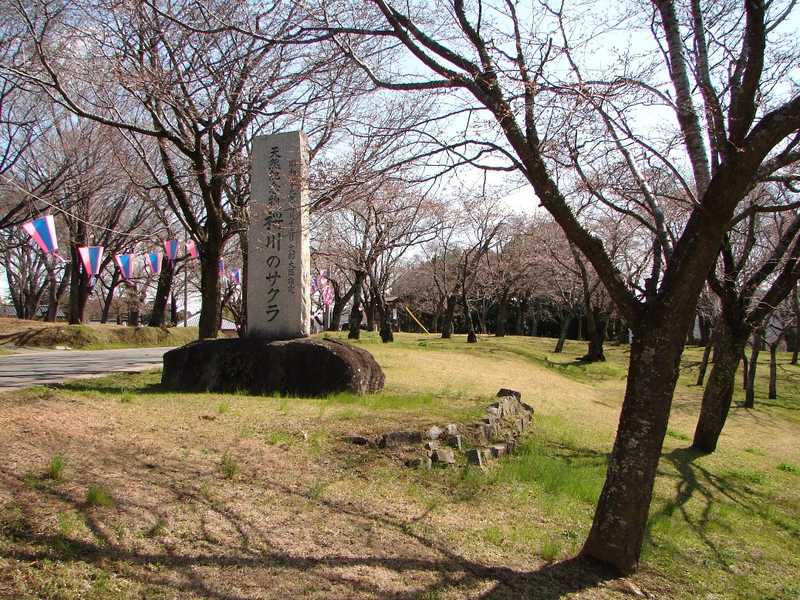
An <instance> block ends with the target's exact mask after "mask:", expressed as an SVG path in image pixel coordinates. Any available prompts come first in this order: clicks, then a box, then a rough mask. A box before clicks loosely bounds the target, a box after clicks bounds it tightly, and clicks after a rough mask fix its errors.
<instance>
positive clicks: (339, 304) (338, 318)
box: [328, 279, 356, 331]
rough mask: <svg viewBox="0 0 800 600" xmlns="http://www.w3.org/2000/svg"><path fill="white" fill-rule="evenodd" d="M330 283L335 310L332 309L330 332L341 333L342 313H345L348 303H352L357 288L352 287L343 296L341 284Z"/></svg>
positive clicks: (329, 323)
mask: <svg viewBox="0 0 800 600" xmlns="http://www.w3.org/2000/svg"><path fill="white" fill-rule="evenodd" d="M330 282H331V285H332V286H333V308H332V309H331V316H330V321H329V322H328V331H339V328H340V327H341V324H342V313H343V312H344V307H345V306H347V303H348V302H350V299H351V298H352V297H353V294H354V293H355V289H356V286H355V285H351V286H350V289H348V290H347V293H345V294H344V296H342V295H341V286H340V285H339V283H338V282H336V281H334V280H333V279H331V280H330Z"/></svg>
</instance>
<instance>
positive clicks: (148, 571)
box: [0, 444, 615, 600]
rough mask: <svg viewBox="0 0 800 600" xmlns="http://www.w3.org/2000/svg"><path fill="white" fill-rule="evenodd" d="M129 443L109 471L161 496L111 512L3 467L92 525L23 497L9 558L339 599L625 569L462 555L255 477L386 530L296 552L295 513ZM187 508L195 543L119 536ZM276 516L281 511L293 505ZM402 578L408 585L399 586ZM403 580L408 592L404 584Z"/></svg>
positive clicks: (495, 589) (341, 519)
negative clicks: (243, 497) (70, 526)
mask: <svg viewBox="0 0 800 600" xmlns="http://www.w3.org/2000/svg"><path fill="white" fill-rule="evenodd" d="M123 446H124V447H120V446H119V445H116V446H115V447H114V448H113V450H112V448H111V447H109V446H105V445H102V446H101V447H96V448H94V449H93V451H94V452H96V453H99V454H102V455H103V456H105V457H106V458H105V459H104V462H103V471H104V472H110V473H114V474H115V476H116V477H118V476H119V474H122V473H125V479H127V480H130V481H135V482H138V483H139V484H140V485H146V487H147V489H148V497H151V498H154V499H153V500H146V501H141V500H139V501H136V500H134V499H133V496H131V498H130V499H126V498H125V497H120V498H117V499H116V503H115V506H114V507H113V508H104V509H96V508H93V507H90V506H88V505H87V503H86V500H85V499H84V498H83V497H82V496H81V497H79V496H78V495H77V494H78V493H79V492H77V491H76V489H75V488H74V487H73V488H71V487H70V486H67V487H66V488H59V486H56V485H51V486H43V487H42V488H37V489H36V490H35V491H31V490H29V489H26V487H25V486H26V484H25V482H24V481H23V478H21V477H20V476H19V475H18V474H16V473H14V472H13V471H11V470H9V469H7V468H6V467H4V466H2V465H0V486H2V487H3V488H5V489H9V490H12V491H14V492H15V495H18V494H19V495H18V497H19V498H20V499H22V498H23V497H28V498H32V499H33V502H34V503H42V502H43V503H46V505H48V506H51V507H55V506H58V507H59V510H61V511H64V510H67V511H70V510H71V511H75V512H76V513H78V514H79V515H81V518H82V519H83V522H84V523H85V524H86V527H87V529H88V531H89V532H91V536H90V539H86V535H83V536H74V535H73V536H70V535H64V534H63V532H62V533H59V534H53V533H52V532H49V531H47V530H46V529H45V528H42V527H41V526H40V525H39V524H38V523H37V515H36V514H35V513H33V512H30V510H31V509H30V503H25V504H23V503H22V502H23V501H22V500H20V506H21V507H22V511H23V513H24V514H26V515H27V517H26V518H27V521H25V522H23V523H21V524H19V525H18V526H17V527H15V528H14V530H13V531H12V532H10V533H9V532H8V531H6V532H0V537H3V536H4V535H5V536H8V537H9V538H10V541H11V543H10V544H7V545H6V548H7V550H6V551H5V557H6V558H7V559H11V560H14V561H19V562H21V563H22V565H20V566H21V567H22V568H26V567H27V568H35V565H36V564H40V561H46V560H50V561H57V562H59V563H61V564H81V565H86V564H88V565H91V566H94V567H96V568H98V569H105V570H110V571H112V572H115V573H116V574H117V575H118V576H121V577H124V578H125V579H128V580H130V581H132V582H136V583H138V584H140V585H142V586H143V587H145V588H151V589H152V587H153V586H156V587H159V588H161V589H162V590H163V591H166V590H170V591H171V592H172V593H177V594H179V595H180V594H187V593H191V594H197V595H199V596H201V597H205V598H215V599H218V600H244V599H245V598H254V597H257V598H264V597H283V591H282V590H281V591H278V589H277V588H274V586H275V584H276V583H277V582H280V584H281V585H282V586H285V585H288V586H289V587H292V586H296V587H297V588H299V589H294V590H293V593H292V594H291V595H297V594H301V595H302V594H303V593H305V591H306V587H305V586H306V585H308V586H309V588H310V589H317V590H319V589H324V590H329V591H331V592H332V593H335V595H333V596H330V597H379V598H389V599H396V600H412V599H415V598H426V597H436V596H437V595H438V594H439V593H444V592H450V593H452V591H453V590H458V591H460V592H466V591H467V590H469V592H470V593H471V594H475V593H476V592H478V593H479V594H480V595H479V596H478V597H480V598H485V599H506V598H507V599H512V598H513V599H517V598H536V599H542V600H555V599H556V598H562V597H564V596H567V595H570V594H572V593H576V592H580V591H582V590H586V589H591V588H594V587H597V586H599V585H601V584H602V583H603V582H604V581H606V580H610V579H613V578H614V577H615V576H614V574H613V573H610V572H609V571H607V570H605V569H603V568H602V567H601V566H599V565H597V564H595V563H592V562H588V561H583V560H580V559H569V560H565V561H561V562H556V563H551V564H546V565H544V566H542V567H540V568H537V569H534V570H524V569H514V568H509V567H504V566H497V565H493V564H487V563H485V562H480V561H476V560H473V559H470V558H468V557H466V556H463V555H462V554H460V553H459V552H458V551H457V549H456V548H454V547H453V545H452V544H451V543H447V542H446V541H443V540H441V539H436V538H434V537H432V536H430V535H428V534H426V533H424V532H425V528H424V527H421V528H418V527H414V525H415V524H417V523H418V522H419V521H420V520H421V518H418V517H417V518H415V517H414V516H409V515H403V516H397V515H392V514H391V512H389V511H388V510H384V509H383V508H382V507H381V506H376V507H373V508H370V507H368V506H364V505H361V504H360V503H359V505H356V504H353V503H352V502H349V501H347V500H339V499H335V498H325V497H320V498H317V499H316V500H313V501H312V500H310V499H309V496H308V494H307V491H306V490H305V488H304V487H303V486H302V485H298V482H296V481H290V482H288V483H284V482H281V481H278V480H276V479H273V478H271V477H270V476H269V473H265V474H264V475H262V476H256V477H254V478H252V479H248V481H247V486H248V487H249V488H250V489H251V490H252V491H251V492H250V493H251V494H256V495H257V496H259V497H261V496H266V497H270V498H276V499H280V500H279V501H281V502H287V501H288V502H289V504H290V505H294V504H292V503H296V504H297V506H305V505H306V504H308V503H310V504H311V506H312V507H313V510H314V511H315V513H316V514H317V515H318V516H320V517H321V518H323V519H324V521H323V522H324V523H327V524H328V525H330V526H333V527H334V528H335V529H336V530H339V531H341V532H342V533H339V534H338V535H339V536H346V532H347V531H348V530H350V531H357V530H359V529H364V528H366V529H370V530H373V529H374V530H375V531H377V532H379V535H380V537H381V538H383V539H384V541H383V542H382V543H380V544H378V545H371V544H369V545H367V544H359V543H358V538H355V539H349V538H348V539H345V540H342V539H336V538H333V539H329V540H327V541H326V540H324V539H323V540H322V541H323V542H324V543H322V545H321V546H320V545H315V546H314V548H313V550H311V551H309V550H308V549H306V550H300V551H296V550H295V551H293V550H292V549H291V548H292V547H291V545H290V546H288V547H287V546H286V542H285V539H286V538H285V536H286V535H290V536H291V535H294V534H295V533H296V532H294V531H293V529H292V527H297V526H298V525H297V522H296V521H294V520H293V519H291V518H289V521H288V522H287V525H286V526H285V528H284V530H283V531H281V525H280V523H281V522H282V521H281V519H280V518H279V519H278V520H277V521H278V525H277V526H276V525H275V521H274V520H271V519H267V521H268V522H269V523H271V524H270V525H266V524H265V522H264V520H263V516H264V514H266V515H270V516H272V517H275V516H276V515H271V513H270V507H269V505H268V504H267V505H263V507H260V508H259V510H258V511H256V512H253V511H251V510H245V509H242V507H241V505H240V504H239V503H237V500H236V498H235V494H234V496H233V497H228V496H226V495H224V494H223V495H219V494H209V493H208V492H205V491H203V488H202V485H200V484H199V483H198V482H200V481H202V480H203V479H204V478H207V477H208V476H209V472H208V466H207V465H205V466H204V465H201V464H197V463H195V464H191V463H187V462H184V461H181V460H178V459H171V458H168V457H165V456H162V457H161V459H160V462H159V464H158V465H157V467H155V468H154V465H153V464H151V463H150V462H148V460H145V459H143V458H142V457H141V451H140V450H139V449H137V448H136V447H135V445H133V444H124V445H123ZM33 494H36V495H35V496H33ZM155 498H158V500H155ZM178 504H180V505H183V506H185V505H186V504H191V505H192V510H191V514H196V515H197V518H198V522H197V533H196V534H194V540H192V539H189V540H181V539H176V538H175V537H174V536H164V537H163V538H158V539H152V540H150V541H149V542H148V543H147V544H146V545H144V546H143V545H140V544H138V543H135V542H131V541H130V537H129V536H123V538H122V539H120V538H119V537H118V536H119V534H115V533H114V531H115V526H114V524H115V523H119V522H120V520H125V521H127V522H128V523H130V524H132V525H133V527H134V529H135V528H136V527H137V526H138V527H140V528H141V527H142V526H146V525H147V524H148V523H150V522H154V521H155V522H158V521H159V520H160V519H165V518H167V519H168V518H169V514H168V511H169V506H175V505H178ZM49 510H52V508H51V509H49ZM277 516H280V517H281V518H282V517H283V513H278V515H277ZM423 517H424V515H423ZM287 518H288V517H287ZM222 526H224V528H225V530H226V531H230V532H231V533H230V537H229V538H228V539H227V540H224V541H221V540H220V539H219V538H218V537H215V534H214V533H212V532H213V530H214V528H215V527H216V528H217V529H216V531H219V528H220V527H222ZM300 531H305V530H300ZM276 535H277V538H276ZM282 536H283V537H282ZM281 540H283V541H281ZM301 548H302V546H301ZM343 550H344V551H343ZM231 573H236V574H237V575H236V577H237V578H238V579H236V580H235V581H234V585H231V581H230V579H227V580H226V579H225V578H226V577H228V578H230V576H231V575H230V574H231ZM365 573H366V575H365ZM387 574H388V580H389V581H393V582H394V583H393V585H391V586H390V588H391V587H394V588H395V590H394V591H392V590H391V589H387V587H386V585H385V582H386V581H387V579H386V578H387ZM250 576H252V581H253V582H258V581H261V582H263V583H262V584H261V585H263V586H264V587H263V588H258V587H257V586H258V585H259V584H257V583H253V584H252V585H250V591H249V592H241V591H239V590H237V585H235V583H236V582H237V581H239V580H242V579H249V578H250ZM400 581H402V583H403V585H402V586H398V585H397V583H398V582H400ZM306 582H307V583H306ZM254 586H256V587H254ZM398 587H402V588H405V589H402V590H401V591H397V588H398Z"/></svg>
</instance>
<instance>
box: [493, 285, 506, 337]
mask: <svg viewBox="0 0 800 600" xmlns="http://www.w3.org/2000/svg"><path fill="white" fill-rule="evenodd" d="M507 323H508V290H503V291H502V293H501V294H500V299H499V300H498V301H497V328H496V329H495V332H494V334H495V336H496V337H505V335H506V327H507Z"/></svg>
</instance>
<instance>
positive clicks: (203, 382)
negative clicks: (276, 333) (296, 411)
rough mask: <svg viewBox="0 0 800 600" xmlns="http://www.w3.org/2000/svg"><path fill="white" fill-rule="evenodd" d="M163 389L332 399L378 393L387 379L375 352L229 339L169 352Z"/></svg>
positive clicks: (313, 342)
mask: <svg viewBox="0 0 800 600" xmlns="http://www.w3.org/2000/svg"><path fill="white" fill-rule="evenodd" d="M161 384H162V385H163V386H164V387H165V388H167V389H171V390H180V391H186V392H204V391H213V392H235V391H239V390H246V391H247V392H248V393H250V394H272V393H275V392H279V393H281V394H294V395H297V396H326V395H328V394H330V393H335V392H354V393H357V394H367V393H370V392H377V391H378V390H380V389H382V388H383V384H384V375H383V371H382V370H381V368H380V366H379V365H378V363H377V362H375V359H374V358H373V357H372V355H371V354H370V353H369V352H367V351H366V350H364V349H362V348H357V347H355V346H351V345H349V344H345V343H343V342H340V341H337V340H324V339H313V338H298V339H295V340H285V341H277V342H268V341H265V340H262V339H258V338H225V339H216V340H199V341H197V342H192V343H190V344H186V345H185V346H182V347H181V348H176V349H175V350H170V351H169V352H167V353H166V354H165V355H164V370H163V372H162V374H161Z"/></svg>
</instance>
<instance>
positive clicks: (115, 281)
mask: <svg viewBox="0 0 800 600" xmlns="http://www.w3.org/2000/svg"><path fill="white" fill-rule="evenodd" d="M118 285H119V269H114V274H113V275H112V276H111V285H110V286H109V288H108V292H106V298H105V302H103V313H102V314H101V315H100V322H101V323H108V315H109V314H110V313H111V304H112V303H113V302H114V292H115V291H117V286H118Z"/></svg>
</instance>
